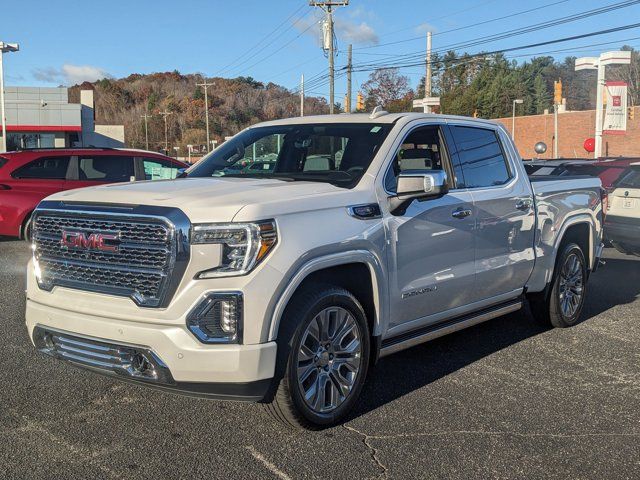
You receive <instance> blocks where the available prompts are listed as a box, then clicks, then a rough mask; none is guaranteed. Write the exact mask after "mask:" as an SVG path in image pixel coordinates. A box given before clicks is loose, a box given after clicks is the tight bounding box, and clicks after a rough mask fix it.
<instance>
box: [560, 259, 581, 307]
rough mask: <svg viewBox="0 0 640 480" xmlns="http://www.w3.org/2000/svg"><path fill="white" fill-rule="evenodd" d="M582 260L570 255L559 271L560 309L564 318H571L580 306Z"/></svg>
mask: <svg viewBox="0 0 640 480" xmlns="http://www.w3.org/2000/svg"><path fill="white" fill-rule="evenodd" d="M583 270H584V269H583V265H582V259H581V258H580V257H579V256H578V255H576V254H575V253H572V254H571V255H569V256H568V257H567V258H566V259H565V261H564V265H563V266H562V270H561V271H560V289H559V296H560V308H561V310H562V314H563V315H564V316H565V317H566V318H571V317H573V316H574V315H575V314H576V312H577V311H578V309H579V308H580V305H581V304H582V296H583V292H584V271H583Z"/></svg>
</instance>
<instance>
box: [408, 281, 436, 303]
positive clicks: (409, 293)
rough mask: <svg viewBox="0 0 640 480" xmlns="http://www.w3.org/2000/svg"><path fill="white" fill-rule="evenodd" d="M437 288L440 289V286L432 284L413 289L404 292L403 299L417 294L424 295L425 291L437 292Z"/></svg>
mask: <svg viewBox="0 0 640 480" xmlns="http://www.w3.org/2000/svg"><path fill="white" fill-rule="evenodd" d="M436 290H438V286H437V285H431V286H429V287H423V288H419V289H417V290H412V291H410V292H404V293H403V294H402V300H404V299H405V298H411V297H415V296H416V295H422V294H423V293H429V292H435V291H436Z"/></svg>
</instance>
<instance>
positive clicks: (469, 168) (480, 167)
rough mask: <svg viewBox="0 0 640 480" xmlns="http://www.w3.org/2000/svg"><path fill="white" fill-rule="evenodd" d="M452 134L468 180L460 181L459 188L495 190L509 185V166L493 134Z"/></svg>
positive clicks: (461, 130)
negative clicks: (496, 187)
mask: <svg viewBox="0 0 640 480" xmlns="http://www.w3.org/2000/svg"><path fill="white" fill-rule="evenodd" d="M451 133H452V135H453V139H454V141H455V143H456V147H457V148H458V156H459V159H460V166H461V168H462V174H463V177H464V178H458V187H463V188H479V187H492V186H495V185H502V184H504V183H506V182H507V181H509V178H511V176H510V174H509V169H508V167H507V162H506V160H505V157H504V153H503V151H502V147H501V146H500V143H499V141H498V137H497V136H496V133H495V132H494V131H493V130H487V129H484V128H474V127H452V128H451Z"/></svg>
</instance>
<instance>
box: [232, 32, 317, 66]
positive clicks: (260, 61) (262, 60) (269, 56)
mask: <svg viewBox="0 0 640 480" xmlns="http://www.w3.org/2000/svg"><path fill="white" fill-rule="evenodd" d="M314 25H315V23H312V24H311V25H309V26H308V27H307V28H305V29H304V30H302V31H301V32H300V33H299V34H298V35H296V36H295V37H294V38H292V39H291V40H290V41H288V42H287V43H285V44H284V45H282V46H281V47H280V48H278V49H277V50H276V51H275V52H273V53H271V54H269V55H267V56H266V57H262V58H261V59H260V60H258V61H257V62H255V63H253V64H252V65H249V66H248V67H245V68H244V70H251V69H252V68H253V67H255V66H256V65H259V64H260V63H262V62H264V61H265V60H268V59H269V58H271V57H273V56H274V55H275V54H276V53H280V51H281V50H283V49H284V48H286V47H288V46H289V45H291V44H292V43H293V42H295V41H296V40H297V39H298V38H300V37H301V36H302V35H304V34H305V33H307V32H308V31H309V30H311V28H313V26H314Z"/></svg>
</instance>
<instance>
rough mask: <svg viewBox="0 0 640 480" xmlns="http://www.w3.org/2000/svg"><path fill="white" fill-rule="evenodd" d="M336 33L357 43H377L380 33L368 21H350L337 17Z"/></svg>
mask: <svg viewBox="0 0 640 480" xmlns="http://www.w3.org/2000/svg"><path fill="white" fill-rule="evenodd" d="M335 27H336V35H338V38H340V39H344V41H346V42H349V43H355V44H377V43H378V41H379V38H378V34H377V33H376V31H375V30H374V29H373V28H372V27H371V26H370V25H369V24H368V23H367V22H360V23H359V24H358V23H355V22H350V21H348V20H343V19H341V18H336V19H335Z"/></svg>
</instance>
